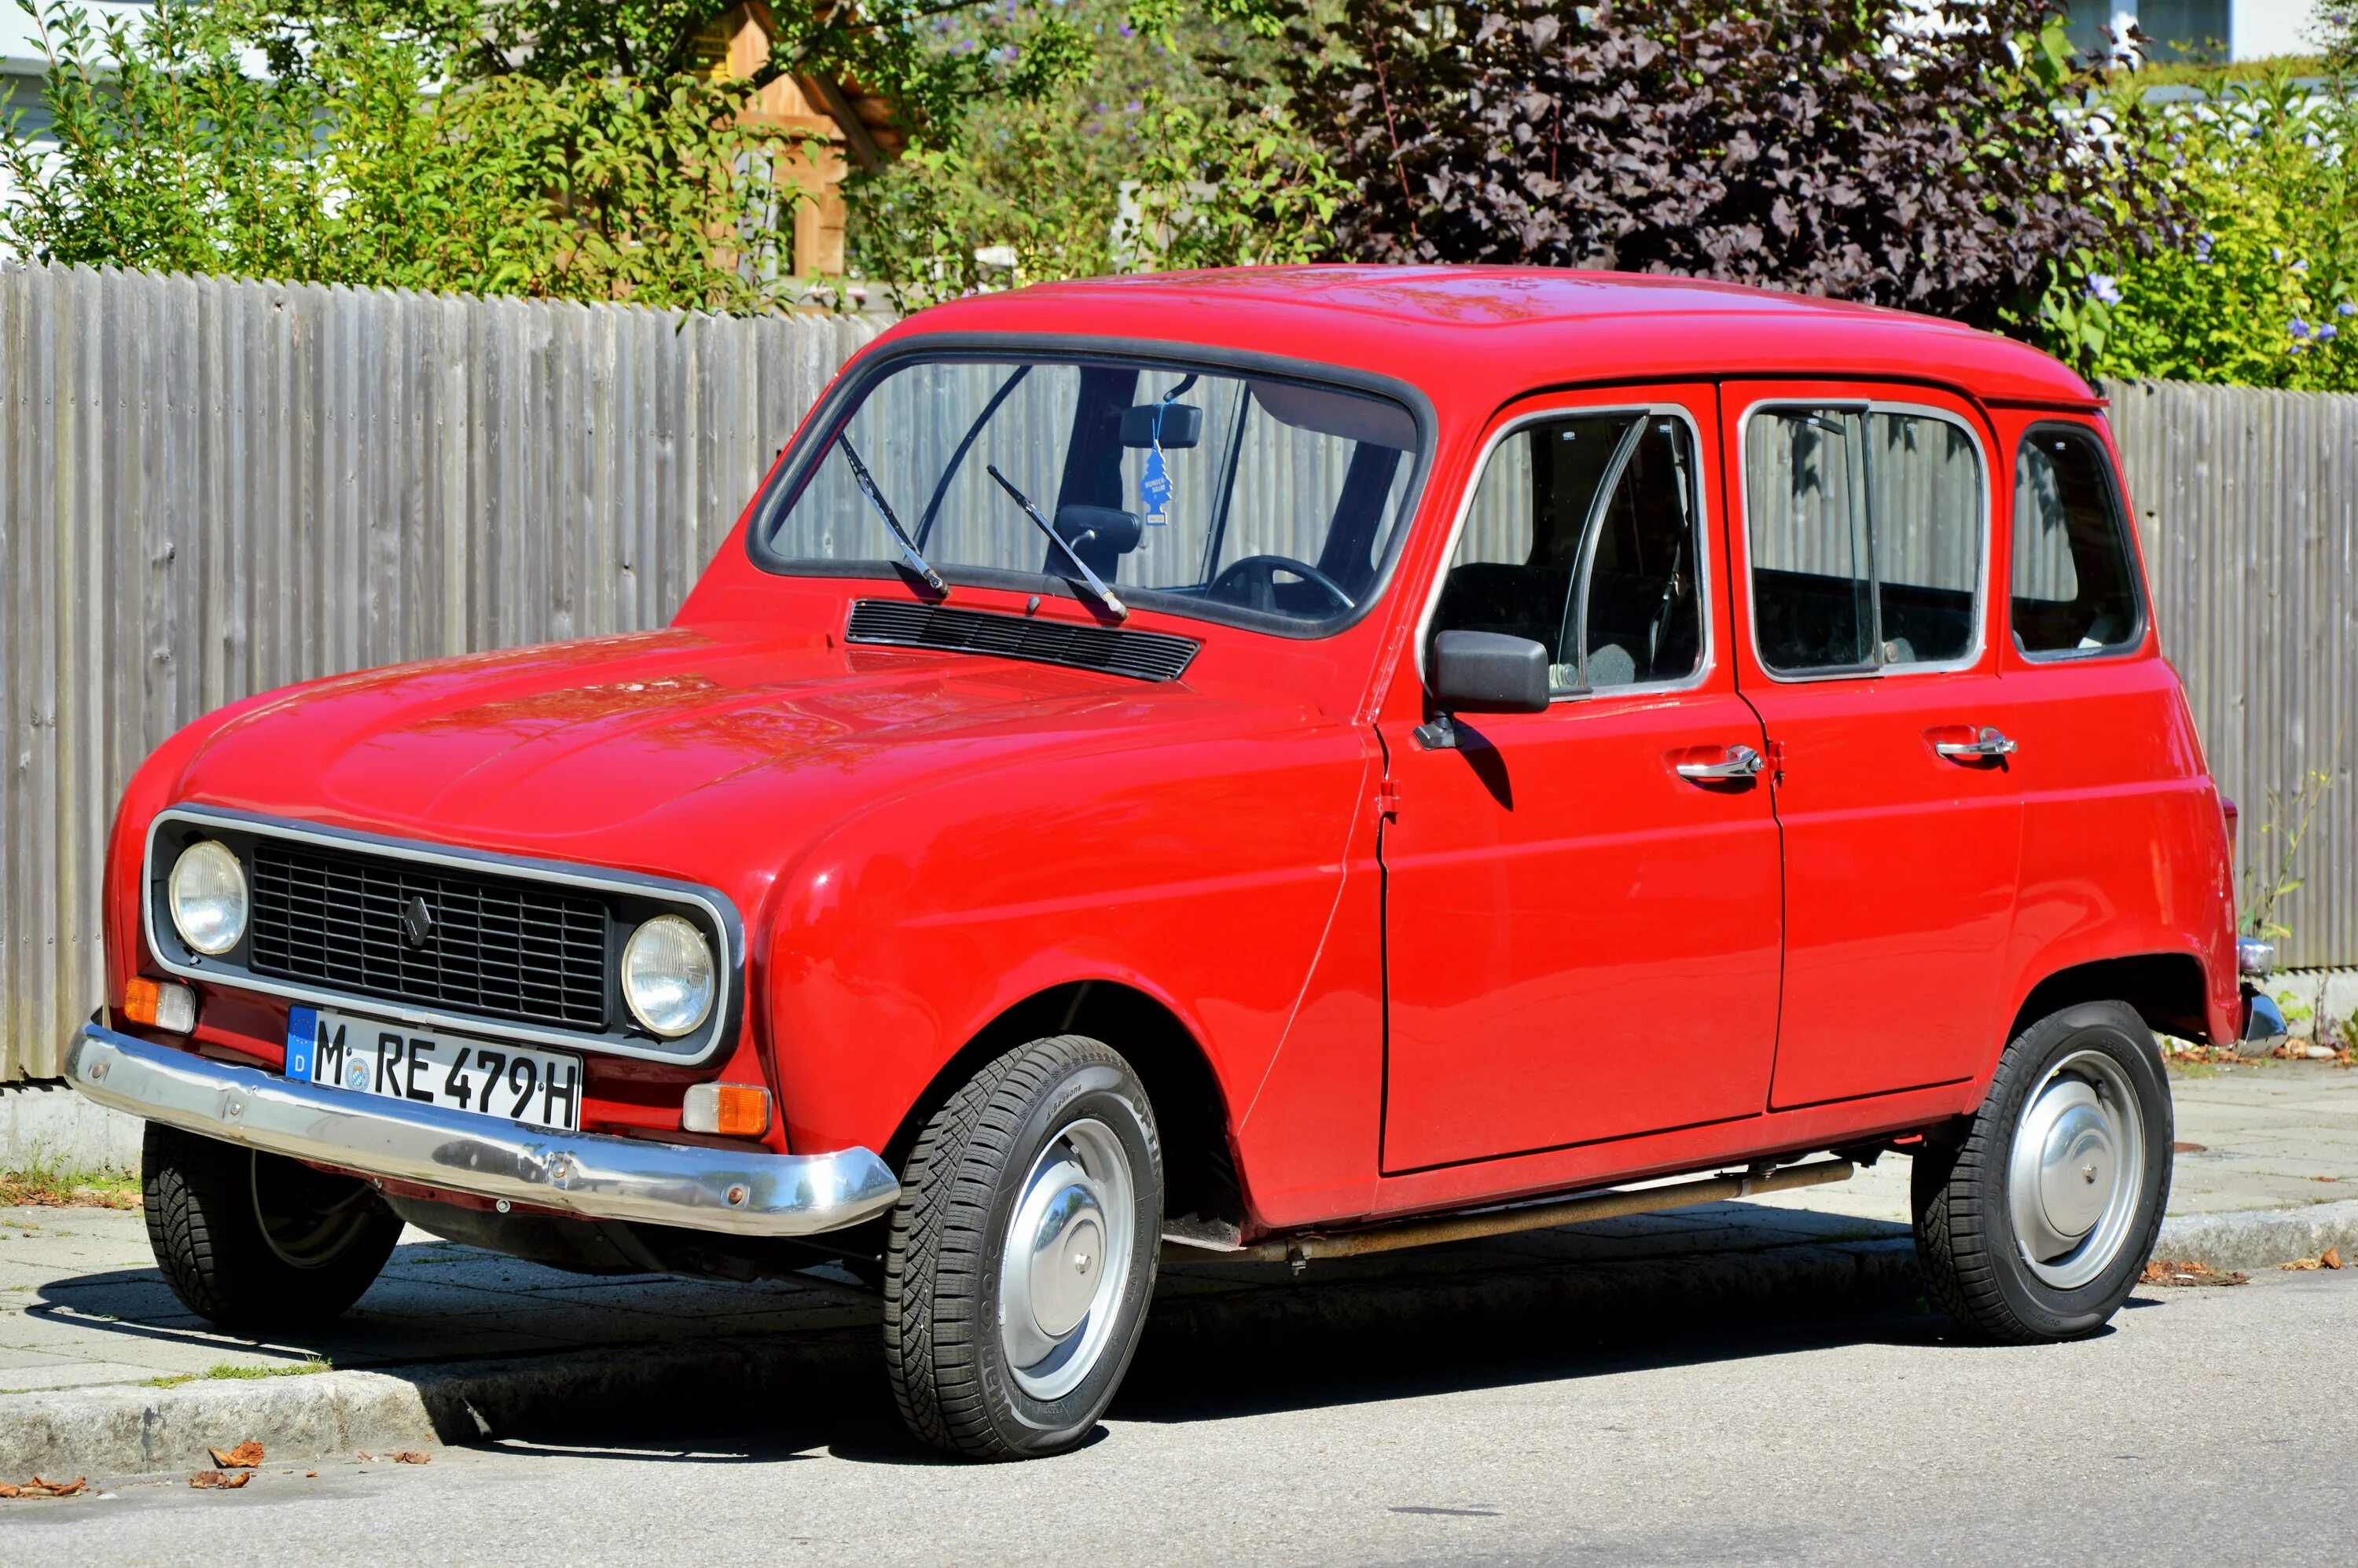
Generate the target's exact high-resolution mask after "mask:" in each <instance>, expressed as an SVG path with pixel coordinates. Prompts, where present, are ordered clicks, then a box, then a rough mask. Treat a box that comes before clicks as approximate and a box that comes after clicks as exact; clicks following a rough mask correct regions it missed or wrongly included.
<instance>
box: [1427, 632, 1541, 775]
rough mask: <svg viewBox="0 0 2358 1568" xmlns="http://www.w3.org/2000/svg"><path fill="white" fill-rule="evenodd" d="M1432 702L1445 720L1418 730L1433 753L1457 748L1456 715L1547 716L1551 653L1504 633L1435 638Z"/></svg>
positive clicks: (1522, 638) (1537, 645)
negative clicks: (1533, 714) (1453, 720)
mask: <svg viewBox="0 0 2358 1568" xmlns="http://www.w3.org/2000/svg"><path fill="white" fill-rule="evenodd" d="M1430 684H1431V686H1432V688H1433V706H1434V707H1435V708H1439V709H1441V717H1440V718H1438V719H1434V720H1433V722H1432V723H1430V724H1421V725H1419V726H1418V727H1417V730H1416V738H1417V740H1418V741H1421V742H1422V744H1423V745H1425V746H1426V747H1427V748H1428V749H1430V750H1433V751H1444V750H1446V749H1448V748H1450V747H1454V746H1455V745H1456V744H1457V730H1456V728H1455V726H1454V725H1452V724H1451V723H1450V722H1449V716H1450V715H1451V714H1453V713H1544V712H1546V711H1547V707H1548V651H1547V648H1546V645H1545V644H1543V643H1534V642H1532V641H1531V639H1530V638H1529V637H1510V636H1508V635H1507V634H1506V633H1502V632H1444V633H1441V634H1440V635H1439V636H1437V637H1435V638H1434V639H1433V669H1432V680H1431V683H1430Z"/></svg>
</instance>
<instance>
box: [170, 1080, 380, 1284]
mask: <svg viewBox="0 0 2358 1568" xmlns="http://www.w3.org/2000/svg"><path fill="white" fill-rule="evenodd" d="M140 1163H141V1167H142V1170H143V1173H144V1183H145V1189H146V1191H145V1198H146V1210H147V1243H148V1246H149V1247H150V1248H152V1249H154V1251H155V1254H156V1262H157V1267H158V1268H160V1269H162V1270H163V1271H164V1279H165V1281H166V1282H167V1283H168V1284H169V1285H170V1286H171V1287H172V1293H173V1294H174V1295H176V1296H178V1297H179V1298H180V1300H181V1302H182V1303H185V1304H186V1305H187V1306H188V1308H189V1311H191V1312H194V1313H197V1314H200V1315H201V1316H204V1317H206V1318H209V1319H211V1321H212V1322H214V1323H216V1324H218V1325H221V1326H222V1327H223V1328H228V1329H263V1328H303V1327H308V1326H311V1325H318V1324H321V1323H326V1322H328V1321H330V1320H331V1319H333V1318H335V1317H338V1316H340V1315H341V1314H343V1312H344V1311H345V1309H347V1308H349V1307H350V1306H351V1305H352V1303H354V1302H356V1301H358V1300H360V1298H361V1292H363V1291H365V1290H367V1289H368V1288H369V1286H370V1285H371V1284H372V1283H373V1282H374V1281H375V1280H376V1277H377V1274H378V1273H379V1272H380V1271H382V1270H383V1269H384V1263H385V1260H386V1259H387V1258H389V1257H391V1256H392V1255H393V1245H394V1242H395V1240H397V1239H398V1238H400V1235H401V1220H400V1219H399V1217H396V1216H395V1214H394V1212H393V1211H392V1210H391V1209H390V1208H388V1207H386V1206H385V1204H384V1200H383V1199H382V1198H380V1197H378V1196H377V1195H376V1193H375V1192H374V1190H373V1189H372V1188H371V1187H370V1186H369V1184H367V1183H366V1182H363V1181H361V1180H359V1179H357V1178H356V1177H352V1176H340V1175H334V1174H331V1173H329V1172H326V1171H315V1170H313V1169H312V1168H311V1167H310V1166H308V1165H306V1164H304V1163H302V1162H299V1161H296V1160H288V1159H285V1158H283V1157H281V1156H279V1155H276V1154H264V1153H258V1152H255V1151H254V1150H251V1149H245V1148H241V1147H239V1146H238V1145H236V1144H234V1143H223V1142H222V1141H220V1140H218V1139H212V1138H200V1137H199V1136H197V1135H196V1134H195V1133H192V1132H183V1131H181V1130H179V1129H178V1128H176V1127H166V1126H163V1125H161V1124H160V1123H157V1122H152V1121H151V1122H149V1123H148V1124H147V1133H146V1143H145V1145H144V1148H143V1152H142V1153H141V1156H140Z"/></svg>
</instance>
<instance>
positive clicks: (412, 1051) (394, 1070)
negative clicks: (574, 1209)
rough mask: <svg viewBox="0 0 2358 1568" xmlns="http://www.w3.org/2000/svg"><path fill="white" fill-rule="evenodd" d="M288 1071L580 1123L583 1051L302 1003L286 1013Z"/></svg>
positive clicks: (538, 1123) (394, 1094)
mask: <svg viewBox="0 0 2358 1568" xmlns="http://www.w3.org/2000/svg"><path fill="white" fill-rule="evenodd" d="M287 1076H288V1077H290V1078H298V1079H302V1080H305V1081H307V1082H309V1083H314V1084H332V1085H334V1086H335V1087H338V1088H341V1089H350V1090H352V1091H354V1092H356V1093H359V1094H371V1095H384V1096H385V1097H386V1098H390V1099H406V1100H415V1101H416V1102H418V1103H419V1104H421V1105H441V1106H449V1107H450V1108H452V1109H454V1110H471V1111H477V1112H480V1113H481V1114H482V1115H485V1116H500V1117H505V1118H507V1119H509V1120H511V1121H525V1122H530V1123H531V1124H532V1125H533V1126H535V1127H554V1128H557V1129H560V1130H563V1131H567V1132H578V1131H579V1130H580V1129H581V1058H580V1057H579V1056H576V1055H574V1054H571V1053H570V1052H566V1051H543V1050H539V1049H536V1048H535V1047H532V1046H526V1045H503V1044H496V1043H494V1042H492V1041H489V1040H472V1039H469V1038H467V1037H466V1036H464V1035H459V1034H445V1033H441V1032H440V1031H434V1032H432V1033H428V1032H427V1031H426V1030H422V1029H415V1028H410V1027H408V1026H406V1025H403V1024H397V1023H387V1022H384V1020H382V1019H375V1018H361V1017H358V1016H356V1015H354V1014H352V1013H348V1012H331V1011H329V1010H328V1009H326V1008H324V1007H298V1008H294V1009H292V1010H290V1011H288V1013H287Z"/></svg>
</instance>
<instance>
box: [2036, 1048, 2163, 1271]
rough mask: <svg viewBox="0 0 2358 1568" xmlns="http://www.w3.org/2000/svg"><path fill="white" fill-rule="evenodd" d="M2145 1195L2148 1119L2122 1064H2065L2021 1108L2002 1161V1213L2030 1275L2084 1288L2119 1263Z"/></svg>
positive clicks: (2101, 1057)
mask: <svg viewBox="0 0 2358 1568" xmlns="http://www.w3.org/2000/svg"><path fill="white" fill-rule="evenodd" d="M2144 1185H2145V1119H2144V1117H2143V1116H2142V1115H2141V1114H2140V1113H2139V1111H2138V1109H2137V1102H2136V1093H2135V1091H2134V1090H2133V1089H2132V1088H2131V1087H2130V1085H2129V1082H2128V1079H2127V1078H2126V1077H2125V1076H2124V1075H2123V1073H2122V1072H2121V1069H2120V1065H2119V1064H2117V1063H2115V1061H2114V1060H2113V1059H2112V1058H2111V1057H2110V1056H2107V1055H2105V1054H2103V1053H2102V1052H2098V1051H2082V1052H2079V1053H2077V1054H2073V1055H2071V1056H2067V1057H2065V1058H2064V1059H2063V1060H2062V1061H2061V1062H2059V1063H2057V1064H2056V1065H2055V1066H2054V1068H2053V1069H2052V1070H2051V1071H2050V1072H2049V1073H2048V1075H2047V1078H2046V1081H2045V1082H2043V1083H2041V1084H2040V1085H2039V1087H2038V1089H2037V1090H2036V1091H2034V1092H2033V1093H2032V1095H2031V1096H2030V1098H2029V1099H2028V1101H2027V1102H2026V1103H2025V1104H2024V1106H2023V1109H2022V1119H2021V1120H2020V1121H2019V1122H2017V1123H2016V1125H2015V1130H2014V1147H2013V1150H2012V1151H2011V1152H2010V1153H2009V1154H2008V1156H2007V1159H2006V1205H2007V1208H2008V1209H2009V1211H2010V1212H2011V1214H2012V1217H2013V1219H2014V1235H2015V1240H2016V1243H2017V1245H2018V1246H2019V1247H2020V1248H2021V1249H2022V1256H2023V1260H2024V1261H2026V1262H2027V1263H2028V1264H2029V1265H2030V1270H2031V1272H2032V1273H2034V1274H2036V1275H2038V1276H2039V1279H2040V1280H2042V1281H2046V1282H2047V1283H2048V1284H2050V1285H2052V1286H2054V1287H2055V1288H2056V1289H2058V1290H2066V1291H2068V1290H2076V1289H2078V1288H2079V1287H2080V1286H2082V1285H2084V1284H2087V1283H2088V1282H2089V1281H2092V1280H2093V1279H2095V1278H2096V1276H2098V1275H2099V1274H2102V1273H2103V1272H2104V1271H2105V1269H2107V1268H2108V1267H2110V1266H2111V1264H2112V1262H2113V1260H2115V1258H2117V1257H2118V1256H2119V1255H2120V1250H2121V1246H2122V1244H2123V1243H2124V1242H2125V1241H2126V1240H2127V1239H2128V1233H2129V1228H2130V1227H2131V1226H2132V1225H2134V1224H2135V1223H2136V1209H2137V1195H2138V1193H2139V1192H2140V1191H2141V1190H2142V1189H2143V1187H2144Z"/></svg>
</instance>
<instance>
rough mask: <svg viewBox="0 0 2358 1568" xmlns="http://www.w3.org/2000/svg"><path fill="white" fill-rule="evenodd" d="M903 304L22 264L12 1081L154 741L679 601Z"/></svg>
mask: <svg viewBox="0 0 2358 1568" xmlns="http://www.w3.org/2000/svg"><path fill="white" fill-rule="evenodd" d="M878 330H879V326H878V324H877V323H876V322H873V321H870V320H864V319H844V318H820V317H793V318H768V319H759V320H736V319H719V318H712V317H705V316H690V317H685V318H683V317H681V316H678V315H676V314H666V313H663V312H658V311H654V310H644V309H635V308H626V307H620V306H610V307H599V308H591V307H585V306H578V305H552V304H541V303H535V302H529V301H522V300H481V299H471V298H460V297H443V296H428V295H419V294H409V293H397V292H393V291H376V290H354V289H349V288H321V287H282V286H278V285H275V284H263V283H245V282H236V281H231V280H227V279H220V278H210V277H159V276H146V275H142V274H135V273H117V272H112V271H110V272H92V271H90V270H89V269H87V268H63V267H55V268H48V267H33V268H16V267H5V268H0V738H5V753H0V1079H8V1078H16V1077H24V1076H33V1077H42V1076H52V1075H54V1074H55V1073H56V1072H57V1071H58V1061H59V1047H60V1044H62V1042H63V1039H64V1037H65V1035H66V1033H67V1032H68V1031H69V1030H70V1027H71V1026H72V1024H73V1023H74V1022H76V1021H78V1020H79V1019H81V1018H82V1017H86V1016H87V1015H88V1014H89V1012H90V1010H91V1009H92V1007H93V1006H94V1005H95V1004H96V1000H97V998H98V994H99V976H100V967H99V947H100V910H99V902H98V886H99V878H98V871H99V858H100V855H101V852H102V850H103V847H104V842H105V836H106V831H107V827H108V824H109V822H110V820H111V817H112V815H113V811H114V801H115V798H116V797H117V795H119V794H120V793H121V791H122V788H123V784H124V780H125V778H126V777H128V775H129V773H130V771H131V769H132V768H133V767H134V766H135V765H136V764H137V762H139V760H140V759H141V758H142V757H144V756H145V755H146V753H147V752H148V751H150V750H151V749H152V748H153V747H155V746H156V745H157V743H158V742H159V741H162V740H163V739H164V738H165V737H166V736H168V735H169V734H171V733H172V731H174V730H177V729H178V728H179V727H180V726H182V725H183V724H186V723H188V722H189V720H190V719H195V718H196V717H198V716H199V715H200V714H201V713H204V712H205V711H207V710H208V709H211V708H217V707H219V706H221V705H222V704H223V703H225V702H230V701H233V700H234V699H236V698H237V697H243V696H245V695H246V694H248V693H250V692H254V691H261V690H265V689H267V688H269V687H276V686H283V685H286V684H287V683H288V682H291V681H298V680H306V679H309V678H311V677H313V676H323V675H332V674H335V673H337V672H340V671H343V670H350V669H358V668H362V667H365V666H367V665H383V664H391V663H395V662H396V661H400V660H405V659H418V658H427V657H431V656H434V655H436V654H457V653H464V652H467V651H470V650H473V649H480V648H494V647H503V646H510V645H514V644H519V643H543V642H551V641H556V640H558V639H562V638H568V637H586V636H591V635H595V634H598V633H608V632H620V631H627V630H631V629H633V628H638V627H644V626H654V625H660V624H662V623H663V622H664V621H665V620H666V619H667V618H668V617H669V616H670V614H671V612H672V611H673V609H674V608H675V607H676V606H677V605H678V603H679V601H680V600H681V598H682V597H683V596H684V595H685V594H686V593H687V589H688V586H689V585H690V584H691V583H693V582H694V581H695V579H696V578H697V576H698V573H700V572H701V571H702V570H703V568H704V566H705V563H706V561H707V560H708V558H709V557H710V555H711V553H712V551H713V549H714V547H715V546H717V545H718V544H719V540H720V538H721V536H722V535H724V534H725V533H727V531H728V530H729V528H730V526H731V525H732V524H734V523H735V522H736V519H737V514H738V513H739V512H740V511H741V509H742V508H743V506H744V503H745V499H746V497H747V496H748V495H749V494H751V493H752V488H753V485H754V483H755V481H757V480H758V478H759V477H760V475H761V473H762V471H763V469H765V468H766V467H767V466H768V464H769V461H770V460H771V458H772V457H773V456H774V455H775V453H776V452H777V449H778V448H779V447H780V446H781V445H782V444H783V443H784V441H785V439H786V438H787V436H788V435H790V434H791V433H792V432H793V430H794V427H795V424H796V422H798V421H799V420H800V419H801V417H802V416H803V413H804V411H805V410H806V409H807V408H808V407H809V406H810V405H811V403H812V401H813V400H814V399H815V398H817V395H818V393H819V390H820V388H822V387H823V386H825V385H826V384H827V379H828V378H829V377H830V376H832V375H833V374H834V373H835V372H836V369H837V368H838V366H839V365H840V364H841V363H842V362H844V360H846V359H847V358H849V356H850V354H851V352H852V351H853V350H854V349H856V348H857V347H859V346H860V344H861V343H863V342H865V341H868V340H869V339H870V338H871V337H873V336H875V334H876V332H877V331H878Z"/></svg>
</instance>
